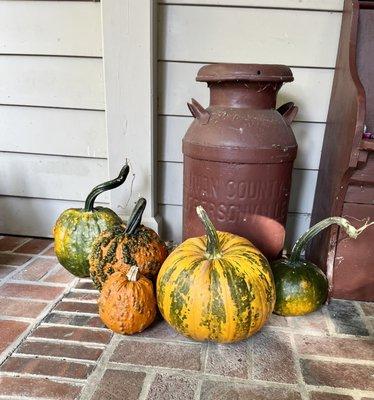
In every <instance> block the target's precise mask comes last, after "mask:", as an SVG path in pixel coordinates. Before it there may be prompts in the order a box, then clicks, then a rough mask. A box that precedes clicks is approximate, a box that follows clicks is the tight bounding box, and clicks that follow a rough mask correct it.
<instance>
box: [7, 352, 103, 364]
mask: <svg viewBox="0 0 374 400" xmlns="http://www.w3.org/2000/svg"><path fill="white" fill-rule="evenodd" d="M10 357H19V358H38V359H39V358H40V359H43V360H52V361H69V362H76V363H79V364H84V365H96V361H95V360H86V359H81V358H71V357H66V356H60V357H59V356H48V355H45V354H32V353H13V354H12V355H11V356H10Z"/></svg>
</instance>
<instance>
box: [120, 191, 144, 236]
mask: <svg viewBox="0 0 374 400" xmlns="http://www.w3.org/2000/svg"><path fill="white" fill-rule="evenodd" d="M146 205H147V201H146V199H145V198H144V197H141V198H140V199H139V200H138V201H137V202H136V204H135V207H134V209H133V210H132V213H131V215H130V218H129V220H128V222H127V227H126V229H125V233H126V234H128V235H132V234H134V233H135V232H136V231H137V229H138V228H139V226H140V224H141V222H142V217H143V212H144V209H145V206H146Z"/></svg>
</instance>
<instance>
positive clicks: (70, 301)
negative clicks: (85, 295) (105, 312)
mask: <svg viewBox="0 0 374 400" xmlns="http://www.w3.org/2000/svg"><path fill="white" fill-rule="evenodd" d="M62 302H63V303H79V304H96V303H97V300H82V299H74V298H66V297H65V298H63V299H62Z"/></svg>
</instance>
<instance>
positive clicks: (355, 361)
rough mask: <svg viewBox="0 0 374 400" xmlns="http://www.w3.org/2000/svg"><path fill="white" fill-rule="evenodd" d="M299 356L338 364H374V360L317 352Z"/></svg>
mask: <svg viewBox="0 0 374 400" xmlns="http://www.w3.org/2000/svg"><path fill="white" fill-rule="evenodd" d="M299 357H300V358H302V359H303V360H312V361H323V362H333V363H338V364H355V365H367V366H370V367H373V366H374V360H359V359H354V358H343V357H331V356H321V355H317V354H300V355H299Z"/></svg>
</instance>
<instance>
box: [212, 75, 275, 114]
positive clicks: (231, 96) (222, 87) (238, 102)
mask: <svg viewBox="0 0 374 400" xmlns="http://www.w3.org/2000/svg"><path fill="white" fill-rule="evenodd" d="M281 86H282V83H279V82H251V81H239V82H237V81H235V82H232V81H223V82H210V83H209V89H210V105H211V106H222V107H232V108H253V109H259V110H261V109H269V108H275V106H276V97H277V93H278V91H279V89H280V87H281Z"/></svg>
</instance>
